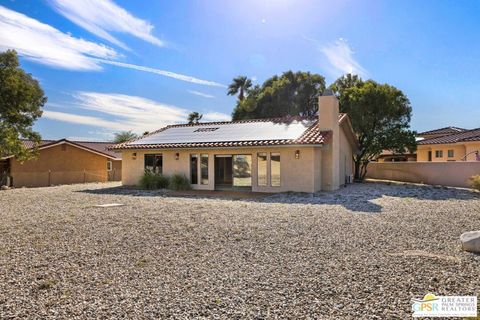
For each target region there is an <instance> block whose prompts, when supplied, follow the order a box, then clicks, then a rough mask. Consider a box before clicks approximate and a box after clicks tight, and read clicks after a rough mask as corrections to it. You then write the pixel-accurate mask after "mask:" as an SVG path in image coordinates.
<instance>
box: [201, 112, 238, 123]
mask: <svg viewBox="0 0 480 320" xmlns="http://www.w3.org/2000/svg"><path fill="white" fill-rule="evenodd" d="M202 120H204V121H230V120H232V117H231V116H230V115H228V114H225V113H221V112H207V113H204V114H203V117H202Z"/></svg>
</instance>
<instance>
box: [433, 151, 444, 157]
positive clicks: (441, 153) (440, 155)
mask: <svg viewBox="0 0 480 320" xmlns="http://www.w3.org/2000/svg"><path fill="white" fill-rule="evenodd" d="M435 158H443V150H435Z"/></svg>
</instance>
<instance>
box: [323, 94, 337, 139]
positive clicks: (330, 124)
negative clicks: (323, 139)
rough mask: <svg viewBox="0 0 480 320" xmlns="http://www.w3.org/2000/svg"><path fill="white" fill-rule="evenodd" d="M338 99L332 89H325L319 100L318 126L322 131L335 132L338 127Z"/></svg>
mask: <svg viewBox="0 0 480 320" xmlns="http://www.w3.org/2000/svg"><path fill="white" fill-rule="evenodd" d="M338 114H339V106H338V99H337V97H335V95H334V94H333V91H332V90H330V89H325V91H323V94H322V95H321V96H320V97H319V98H318V120H319V121H318V126H319V128H320V130H325V131H328V130H333V129H334V128H335V127H338Z"/></svg>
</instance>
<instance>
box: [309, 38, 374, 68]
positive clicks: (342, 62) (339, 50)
mask: <svg viewBox="0 0 480 320" xmlns="http://www.w3.org/2000/svg"><path fill="white" fill-rule="evenodd" d="M307 40H311V39H307ZM320 50H321V52H322V53H323V54H324V55H325V57H326V58H327V60H328V62H329V64H330V69H331V70H330V72H331V73H332V75H334V76H336V77H337V76H341V75H343V74H346V73H352V74H358V75H360V76H362V77H364V76H366V75H367V70H365V68H363V67H362V66H361V65H360V63H359V62H357V61H356V60H355V58H354V57H353V55H354V52H353V50H352V49H351V48H350V46H349V45H348V43H347V41H346V40H345V39H342V38H340V39H338V40H336V41H335V42H333V43H331V44H329V45H327V46H323V47H321V48H320Z"/></svg>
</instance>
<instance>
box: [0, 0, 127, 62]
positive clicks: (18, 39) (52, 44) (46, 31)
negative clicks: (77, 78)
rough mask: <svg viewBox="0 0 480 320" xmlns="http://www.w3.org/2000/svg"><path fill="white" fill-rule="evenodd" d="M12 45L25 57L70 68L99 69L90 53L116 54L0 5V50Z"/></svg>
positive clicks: (114, 55)
mask: <svg viewBox="0 0 480 320" xmlns="http://www.w3.org/2000/svg"><path fill="white" fill-rule="evenodd" d="M6 49H15V50H17V51H18V53H19V54H20V55H22V56H24V57H25V58H27V59H29V60H32V61H35V62H38V63H42V64H46V65H49V66H53V67H58V68H63V69H70V70H100V69H101V66H100V63H99V61H97V60H95V59H93V58H92V57H96V58H102V59H114V58H118V57H119V56H120V55H119V54H118V53H117V52H116V51H115V50H113V49H111V48H109V47H106V46H104V45H102V44H98V43H95V42H90V41H86V40H83V39H79V38H74V37H72V36H70V35H68V34H65V33H62V32H60V31H58V30H57V29H55V28H53V27H51V26H49V25H47V24H44V23H41V22H39V21H37V20H35V19H31V18H29V17H27V16H26V15H23V14H21V13H18V12H15V11H12V10H9V9H7V8H5V7H3V6H0V51H4V50H6Z"/></svg>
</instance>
